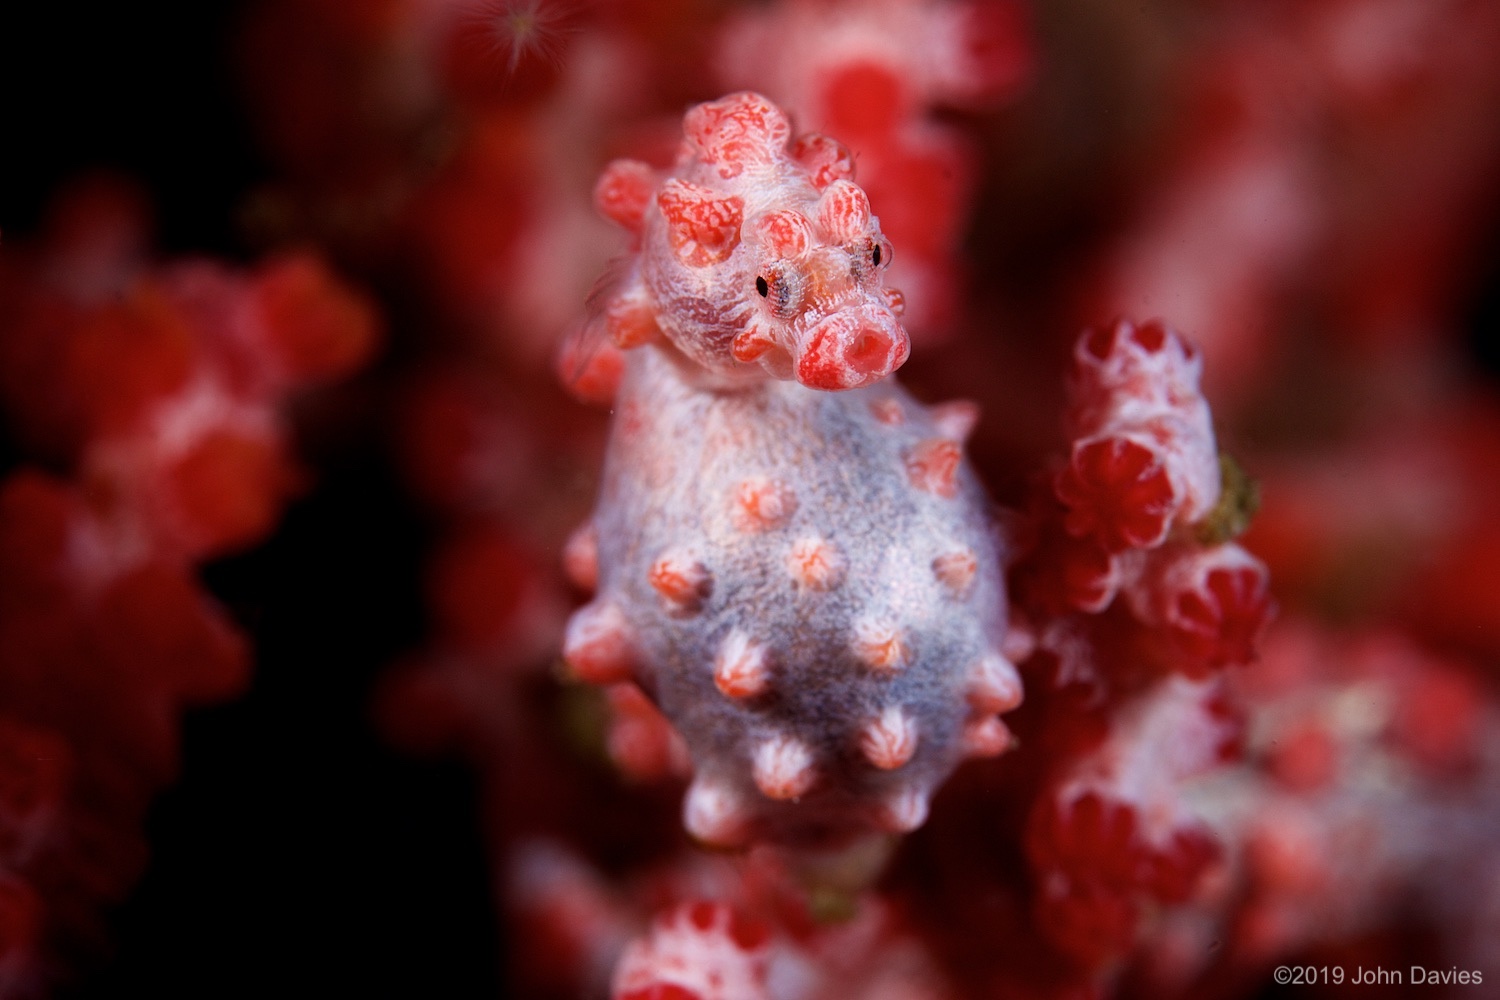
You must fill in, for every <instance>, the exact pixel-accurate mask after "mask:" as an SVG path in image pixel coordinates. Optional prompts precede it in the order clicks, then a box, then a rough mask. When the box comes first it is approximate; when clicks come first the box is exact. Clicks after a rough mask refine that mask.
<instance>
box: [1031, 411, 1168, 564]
mask: <svg viewBox="0 0 1500 1000" xmlns="http://www.w3.org/2000/svg"><path fill="white" fill-rule="evenodd" d="M1056 491H1057V496H1058V499H1060V500H1061V501H1062V502H1063V503H1064V504H1065V505H1066V506H1067V507H1068V513H1067V515H1066V517H1065V519H1064V522H1063V523H1064V526H1065V527H1066V528H1067V530H1068V533H1069V534H1071V535H1073V536H1075V537H1079V538H1083V537H1088V536H1093V537H1094V538H1097V539H1098V540H1099V542H1100V543H1102V544H1103V546H1104V547H1105V549H1107V550H1108V551H1110V552H1123V551H1126V550H1127V549H1133V548H1150V547H1152V546H1155V545H1160V544H1161V543H1162V541H1163V540H1164V539H1165V538H1166V536H1167V530H1168V528H1169V527H1170V526H1171V523H1172V518H1173V516H1174V515H1175V514H1176V513H1177V511H1178V509H1179V508H1180V507H1181V505H1182V500H1181V498H1180V496H1179V495H1178V491H1177V489H1176V487H1175V485H1174V484H1173V482H1172V477H1171V474H1170V473H1169V471H1168V469H1167V467H1166V465H1165V463H1164V462H1163V461H1162V458H1161V455H1160V454H1159V453H1158V452H1157V451H1155V450H1154V449H1153V448H1151V447H1149V446H1147V445H1145V444H1143V443H1141V442H1140V441H1137V440H1133V439H1131V438H1126V437H1107V438H1102V439H1094V440H1089V441H1080V442H1079V443H1077V444H1076V445H1074V447H1073V457H1072V461H1070V462H1069V464H1068V466H1067V468H1065V469H1064V470H1063V471H1062V473H1061V474H1060V475H1059V476H1058V478H1057V484H1056Z"/></svg>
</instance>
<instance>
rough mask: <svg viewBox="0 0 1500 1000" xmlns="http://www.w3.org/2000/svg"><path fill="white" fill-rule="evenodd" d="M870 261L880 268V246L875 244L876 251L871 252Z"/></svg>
mask: <svg viewBox="0 0 1500 1000" xmlns="http://www.w3.org/2000/svg"><path fill="white" fill-rule="evenodd" d="M870 260H871V262H872V263H874V265H875V266H876V267H879V266H880V244H879V243H877V244H875V249H874V250H871V251H870Z"/></svg>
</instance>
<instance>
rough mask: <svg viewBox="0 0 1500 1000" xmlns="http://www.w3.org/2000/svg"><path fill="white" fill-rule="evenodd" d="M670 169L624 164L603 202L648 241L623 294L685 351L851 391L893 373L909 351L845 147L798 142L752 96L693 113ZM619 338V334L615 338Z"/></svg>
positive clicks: (876, 233) (876, 230)
mask: <svg viewBox="0 0 1500 1000" xmlns="http://www.w3.org/2000/svg"><path fill="white" fill-rule="evenodd" d="M683 134H684V140H683V144H682V148H681V152H680V153H679V155H678V158H677V162H676V164H675V165H674V166H673V168H672V169H671V170H669V171H667V172H666V173H665V175H664V176H661V177H660V179H659V181H658V176H659V175H657V174H656V173H655V172H654V171H651V170H650V168H648V167H646V166H645V165H644V164H639V163H634V162H632V161H617V162H616V163H614V164H611V165H610V167H609V168H608V169H607V170H606V172H605V176H604V178H603V180H601V182H600V185H599V188H598V189H597V190H596V197H597V200H598V202H599V205H600V207H601V209H602V210H603V211H604V212H605V214H606V215H608V216H609V217H611V218H614V219H615V220H616V221H619V222H621V223H622V224H624V225H626V227H627V228H630V229H632V230H633V231H634V232H636V233H638V234H639V239H640V259H639V267H638V276H639V282H640V284H639V288H638V289H637V290H635V291H633V292H628V293H625V297H630V296H634V298H633V299H631V301H632V302H634V303H635V305H636V308H637V309H638V310H639V312H638V315H639V316H641V317H642V321H643V322H644V316H645V314H646V313H649V316H650V319H651V321H652V322H653V323H654V327H655V330H656V331H659V332H660V333H661V334H662V335H663V336H665V338H666V339H667V340H669V341H670V342H671V343H672V345H673V346H675V347H676V348H677V349H678V350H679V351H680V352H681V353H682V354H684V355H685V356H687V357H688V358H690V359H692V360H693V361H695V362H696V363H698V364H699V365H701V366H702V367H704V368H706V369H708V370H709V371H712V372H715V373H725V374H740V375H743V374H745V373H750V372H756V371H761V372H764V373H769V374H770V375H771V376H773V377H776V378H781V379H796V380H797V381H798V382H800V383H802V384H803V385H806V386H808V387H809V388H813V389H830V390H836V389H853V388H857V387H859V386H863V385H868V384H870V383H872V382H875V381H877V380H879V379H881V378H884V377H885V376H887V375H889V374H890V373H891V372H893V371H895V370H896V368H898V367H899V366H900V365H901V364H902V363H903V362H904V361H905V360H906V357H907V353H908V350H909V342H908V339H907V335H906V331H905V330H904V329H903V328H902V326H901V323H900V320H899V318H898V317H899V316H900V314H901V311H902V298H901V294H900V293H899V292H897V291H896V290H895V289H888V288H886V287H885V286H884V272H885V269H886V268H887V267H888V266H889V264H890V260H891V253H892V250H891V245H890V243H889V242H888V241H887V240H886V239H885V237H884V236H882V235H881V232H880V222H879V220H878V219H877V218H876V217H875V215H874V214H873V212H872V211H871V208H870V202H869V199H868V198H867V197H866V195H865V192H864V190H863V189H861V188H860V187H859V185H857V184H855V183H854V180H853V173H854V169H853V158H852V157H851V156H850V154H849V151H848V150H847V149H845V148H844V147H843V146H842V145H841V144H839V143H838V142H836V141H834V140H832V139H830V138H828V137H826V136H821V135H816V134H808V135H803V136H800V137H797V138H795V139H793V138H792V137H791V127H790V123H789V122H788V121H787V118H786V115H785V114H784V113H783V112H782V111H781V110H780V109H779V108H777V107H776V106H775V105H774V104H772V103H770V102H769V101H767V100H766V99H765V98H763V97H761V96H759V95H757V94H751V93H741V94H732V95H730V96H729V97H725V98H722V99H720V100H718V101H712V102H709V103H707V104H700V105H698V106H696V107H694V108H692V109H690V110H689V111H688V113H687V115H686V117H685V119H684V125H683ZM618 339H619V338H618V337H617V340H618Z"/></svg>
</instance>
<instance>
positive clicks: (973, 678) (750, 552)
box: [565, 94, 1021, 844]
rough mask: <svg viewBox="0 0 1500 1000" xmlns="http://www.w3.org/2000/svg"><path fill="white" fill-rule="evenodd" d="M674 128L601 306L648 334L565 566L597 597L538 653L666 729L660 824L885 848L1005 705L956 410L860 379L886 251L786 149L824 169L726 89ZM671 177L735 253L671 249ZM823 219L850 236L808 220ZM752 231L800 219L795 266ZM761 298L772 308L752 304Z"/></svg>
mask: <svg viewBox="0 0 1500 1000" xmlns="http://www.w3.org/2000/svg"><path fill="white" fill-rule="evenodd" d="M746 118H750V119H754V121H756V122H759V123H762V124H764V123H766V122H769V125H768V126H766V127H764V128H761V127H759V126H757V127H756V128H754V129H748V130H747V128H746V127H745V126H744V120H745V119H746ZM778 119H779V121H778ZM705 120H706V121H710V122H715V123H717V124H716V125H715V126H714V127H713V128H708V127H706V126H704V125H703V124H702V123H703V122H704V121H705ZM726 123H727V124H726ZM747 131H748V132H750V133H752V134H751V135H750V138H748V139H747V138H746V133H747ZM686 132H687V134H688V137H689V138H688V143H687V144H686V147H685V149H684V153H683V156H682V158H681V159H680V160H679V164H678V167H677V168H675V169H674V171H673V172H671V173H670V174H669V176H667V177H666V178H665V179H662V180H661V181H660V182H659V183H657V184H656V186H655V187H654V188H653V191H654V195H653V196H652V197H651V198H647V197H644V196H640V195H639V194H637V195H634V196H633V198H634V200H635V201H636V202H637V203H640V204H642V205H643V208H642V210H641V211H640V213H639V215H638V216H636V218H637V219H638V220H639V222H640V225H639V228H638V230H637V231H639V232H640V233H641V246H642V252H641V254H640V256H639V258H638V259H637V260H636V261H635V262H633V264H632V266H631V270H630V275H631V277H630V278H628V279H627V280H626V281H624V282H623V283H622V285H621V287H622V288H623V291H621V292H619V293H617V294H616V296H615V298H614V299H613V300H612V301H610V302H608V303H606V304H605V305H604V308H603V310H602V314H603V315H606V316H607V315H608V314H609V310H610V309H611V308H614V309H615V315H617V316H619V315H622V314H624V313H625V312H628V311H629V310H635V309H638V308H639V309H641V310H644V309H649V310H650V313H649V319H650V321H651V324H652V332H651V334H650V335H649V336H648V337H646V338H645V345H644V346H643V347H642V349H641V350H637V351H631V352H630V353H629V354H628V355H627V362H626V367H625V374H624V378H623V381H622V384H621V386H620V390H619V395H618V397H617V399H616V413H615V421H614V425H613V429H612V434H611V439H610V444H609V451H608V457H607V459H606V467H605V475H604V486H603V491H602V494H601V497H600V500H599V504H598V507H597V510H596V513H595V516H594V518H593V521H592V523H591V525H590V527H589V531H590V534H588V535H585V536H584V538H585V539H586V541H585V542H584V543H583V544H581V545H579V546H575V550H580V549H581V550H583V551H587V552H589V553H590V554H591V555H592V559H589V560H585V561H586V562H589V563H590V565H589V570H590V572H591V574H592V575H594V576H595V577H596V578H597V584H598V594H597V596H596V598H595V600H594V601H593V602H592V603H590V604H589V605H587V606H586V607H584V608H582V609H581V610H580V611H579V612H578V613H577V614H576V615H575V616H574V618H573V620H572V621H571V622H570V624H569V629H568V636H567V643H566V649H565V656H566V658H567V659H568V661H569V663H570V664H571V666H572V667H573V669H574V671H575V672H576V673H577V674H578V675H579V676H581V677H583V678H584V679H587V680H593V681H597V682H601V683H614V682H619V681H625V680H633V681H635V682H637V683H639V684H640V685H641V686H642V688H643V689H644V690H645V691H646V692H647V693H648V694H649V695H651V697H652V698H653V699H655V700H656V702H657V703H658V705H659V706H660V707H661V709H662V710H663V712H664V713H665V714H666V716H667V717H668V718H669V719H670V720H671V721H672V723H673V724H674V725H675V726H676V728H677V729H678V730H679V731H680V732H681V734H682V736H683V738H684V739H685V741H686V743H687V745H688V747H689V750H690V751H691V754H692V757H693V762H694V768H695V777H694V780H693V784H692V787H691V789H690V790H689V793H688V795H687V798H686V800H685V804H684V821H685V823H686V825H687V827H688V829H689V831H690V832H691V833H692V834H694V835H695V836H696V837H698V838H700V839H701V840H704V841H708V842H712V843H720V844H739V843H744V842H747V841H749V840H752V839H770V840H779V841H790V842H800V843H826V842H829V841H832V840H837V839H839V838H841V837H844V836H846V835H849V834H851V833H857V832H859V831H863V830H869V829H885V830H892V831H905V830H910V829H912V828H914V827H916V826H918V825H920V824H921V822H922V821H923V819H925V817H926V812H927V799H928V796H929V795H930V793H931V792H932V790H933V789H934V788H935V786H936V785H937V784H939V783H940V782H941V781H942V780H943V779H944V778H945V777H946V776H947V774H948V773H949V772H950V771H951V770H952V768H953V767H954V766H955V765H956V764H957V762H958V761H959V760H960V759H961V758H962V757H963V756H964V755H966V754H976V753H977V754H991V753H998V752H1000V751H1002V750H1003V749H1005V747H1006V745H1007V744H1008V742H1009V734H1008V732H1007V731H1006V729H1005V728H1004V726H1003V724H1001V723H1000V722H999V720H998V719H996V718H995V715H996V713H998V712H1003V711H1007V710H1009V709H1011V708H1013V707H1015V705H1016V704H1018V703H1019V701H1020V699H1021V686H1020V681H1019V679H1018V677H1017V675H1016V672H1015V670H1014V668H1013V667H1012V666H1011V665H1010V664H1009V663H1008V662H1007V661H1006V660H1005V659H1004V658H1003V656H1001V654H1000V653H999V651H998V650H999V644H1000V641H1001V639H1002V638H1003V631H1004V609H1005V606H1006V605H1005V594H1004V590H1003V582H1002V575H1001V569H1000V561H999V542H998V539H997V537H996V535H995V533H994V531H993V528H992V526H991V523H990V520H989V517H988V513H987V503H986V500H985V497H984V494H983V491H982V489H981V487H980V486H979V484H978V483H977V481H976V480H975V478H974V476H973V474H972V473H971V472H970V470H969V469H968V467H967V465H966V464H965V463H964V462H963V459H962V453H961V443H962V439H963V438H964V436H965V435H966V434H967V433H968V431H969V429H970V427H971V426H972V423H973V420H974V419H975V416H976V414H975V412H974V409H973V407H971V406H968V405H966V404H949V405H947V406H941V407H934V408H927V407H924V406H922V405H920V404H918V403H916V402H915V401H913V400H912V399H911V398H910V397H909V396H908V395H907V394H906V393H905V392H904V391H903V390H902V389H901V388H900V387H899V386H897V385H895V384H894V383H893V382H891V381H884V382H882V381H880V380H879V379H880V378H881V377H883V375H884V374H887V373H888V372H889V370H890V369H892V368H894V367H895V366H896V365H897V364H899V363H900V361H901V360H904V358H905V333H904V331H902V330H901V328H900V325H899V323H898V322H897V321H896V318H895V314H894V312H893V310H892V303H894V302H899V297H898V296H895V295H893V294H890V293H888V292H887V290H885V289H884V288H883V287H881V285H880V276H879V266H880V262H879V258H880V257H881V256H882V255H883V256H884V258H885V259H887V260H888V259H889V248H888V247H887V246H885V245H884V244H883V240H882V238H881V237H880V235H879V229H878V222H876V220H874V218H873V216H871V215H870V213H869V211H868V206H867V204H865V205H864V206H863V207H862V208H861V207H860V203H861V202H862V201H863V193H862V192H860V191H859V189H858V188H857V187H855V186H854V185H853V183H852V181H850V180H849V179H848V178H847V176H842V177H833V176H829V175H828V174H827V172H826V171H825V172H824V175H823V176H822V177H821V181H822V188H821V192H820V190H819V187H818V184H819V173H818V162H813V163H812V164H811V165H809V163H807V162H800V161H798V160H797V159H796V158H795V157H793V156H792V155H791V154H790V152H789V151H790V150H795V149H807V148H813V147H817V148H820V149H822V150H823V151H824V154H820V155H822V157H823V158H822V160H821V162H822V163H824V164H825V165H826V164H827V163H829V162H835V163H836V162H838V160H839V156H840V155H842V157H843V159H844V160H845V161H847V154H837V155H834V156H828V155H826V153H827V151H828V150H831V149H833V148H834V147H833V145H832V144H831V143H830V141H829V140H824V139H820V138H818V137H811V138H809V137H804V138H803V139H802V140H799V141H798V142H796V143H791V142H789V128H787V127H785V119H784V117H781V116H780V112H779V111H777V110H776V109H775V108H774V106H772V105H770V104H769V103H767V102H766V101H765V100H764V99H763V98H760V97H757V96H756V95H752V94H740V95H733V96H731V97H729V98H725V99H723V100H721V101H718V102H713V103H712V104H708V105H700V106H699V107H697V108H694V109H692V110H691V111H690V112H689V113H688V116H687V126H686ZM751 140H754V141H753V142H752V141H751ZM736 142H738V143H739V145H736ZM725 149H732V150H734V151H735V153H734V157H732V158H731V160H730V161H729V162H728V164H727V167H726V165H725V161H724V158H723V157H724V155H725V154H724V153H723V152H722V151H723V150H725ZM705 150H708V151H709V152H707V153H705V152H704V151H705ZM747 150H748V151H747ZM626 170H630V171H635V172H636V176H639V177H645V176H647V175H645V174H643V173H641V172H640V171H639V170H637V168H636V167H634V166H626V167H620V166H618V165H617V166H614V167H612V168H611V169H610V171H609V172H607V173H606V176H605V181H604V183H603V184H602V185H601V189H604V188H607V186H608V185H610V184H611V183H614V181H616V180H618V178H619V177H620V176H621V175H622V171H626ZM756 171H759V173H756ZM725 173H727V174H728V176H718V175H723V174H725ZM681 175H688V176H691V177H694V178H696V179H697V180H695V181H693V182H691V183H694V184H697V183H698V182H700V181H702V182H705V183H704V184H702V185H700V186H701V187H703V188H704V189H705V190H707V183H706V182H709V181H713V180H714V178H715V176H718V180H719V181H722V182H724V183H721V184H718V186H717V187H716V188H714V189H713V190H714V192H715V193H714V194H713V195H712V199H709V198H708V196H705V199H706V200H714V201H715V202H716V204H718V206H719V207H718V208H716V209H715V215H714V217H715V218H719V219H732V218H733V217H734V215H735V212H734V211H732V210H730V209H726V208H724V203H725V202H726V201H728V200H729V199H731V198H733V199H737V200H738V201H739V203H740V205H741V208H740V209H739V216H740V221H739V222H738V223H737V224H736V225H737V227H738V228H740V229H742V230H743V229H750V233H749V235H748V236H747V235H746V234H745V233H744V232H739V233H737V234H735V236H734V238H733V239H731V238H730V237H728V236H723V235H719V236H714V237H712V238H708V237H704V238H702V239H694V240H689V241H687V243H684V241H683V240H682V239H680V238H679V236H677V235H674V233H675V232H676V229H675V228H674V227H677V226H678V222H677V221H676V220H675V217H674V215H673V213H674V212H675V211H677V208H676V205H677V203H676V201H675V200H674V199H676V198H677V194H678V193H679V192H680V188H681ZM731 191H732V192H734V193H732V194H729V193H726V192H731ZM777 193H780V195H782V196H783V197H781V199H780V200H773V199H772V195H775V194H777ZM830 197H832V198H835V199H837V200H838V201H839V203H840V205H847V204H853V205H855V209H854V210H853V211H852V214H849V213H845V209H844V208H843V207H839V208H837V209H836V210H835V209H829V208H827V207H826V206H828V205H829V204H830V201H829V199H830ZM601 202H602V203H603V204H604V206H605V208H606V211H608V210H609V205H610V201H609V199H608V197H607V194H606V196H604V197H601ZM789 202H790V203H789ZM799 202H800V204H799ZM809 211H811V213H812V214H811V215H809V214H808V212H809ZM841 213H842V214H841ZM845 215H848V218H846V219H845V222H846V223H847V222H848V219H849V218H852V219H854V220H856V221H858V223H859V225H858V227H857V228H856V227H854V226H853V225H852V224H847V225H846V224H845V223H840V225H844V228H843V229H838V228H837V226H835V225H832V224H828V223H827V222H826V220H828V219H829V218H831V217H835V216H837V217H838V218H845ZM768 216H769V217H774V218H776V219H780V220H783V222H780V223H777V225H784V226H786V227H789V228H791V229H792V230H793V231H794V232H800V230H799V229H798V226H799V225H800V224H799V223H797V222H796V221H795V220H794V221H790V222H787V221H785V220H788V219H791V218H792V217H793V216H798V217H800V218H801V219H802V220H803V223H806V226H805V228H806V230H807V232H805V233H803V234H802V235H794V236H793V237H791V239H793V240H801V239H802V236H806V237H807V239H806V242H805V244H804V243H798V246H797V249H798V252H797V253H795V254H791V255H787V254H782V253H780V251H774V252H773V251H771V250H768V249H767V239H766V237H765V234H766V233H767V232H768V231H771V230H772V229H773V228H774V227H770V226H767V225H766V224H764V223H763V222H755V221H753V220H763V219H765V218H767V217H768ZM746 219H750V220H752V222H751V224H750V225H749V226H747V225H746V224H745V220H746ZM728 226H729V223H728V222H725V223H724V229H725V230H726V231H727V228H728ZM700 235H701V234H700ZM689 243H690V244H691V245H688V244H689ZM728 243H734V244H735V245H734V247H732V248H730V249H729V250H728V251H727V252H726V251H725V250H724V246H725V245H726V244H728ZM710 244H712V245H715V246H718V247H719V249H717V250H714V251H713V252H712V253H707V251H705V250H704V248H705V246H709V245H710ZM684 247H686V249H684ZM875 247H881V248H882V253H881V254H876V253H875V251H874V248H875ZM705 253H707V256H705ZM737 253H738V254H740V255H741V256H742V259H739V260H736V259H735V254H737ZM715 254H717V255H718V256H717V257H716V258H715V257H714V255H715ZM866 255H868V256H866ZM835 272H837V273H835ZM768 275H769V277H768ZM778 284H781V285H789V286H792V287H793V291H792V293H791V294H789V295H788V296H787V297H785V298H784V299H782V300H779V301H778V300H776V299H775V298H774V296H773V295H771V294H762V292H761V288H762V287H763V286H769V288H767V289H766V290H767V291H768V292H769V291H774V289H775V288H776V287H777V285H778ZM745 286H748V288H749V293H748V294H746V292H745ZM621 302H624V303H625V307H624V308H622V307H621V306H620V303H621ZM787 302H791V303H793V304H794V305H795V306H796V308H790V307H788V306H787V305H786V303H787ZM693 303H699V304H700V305H693ZM702 303H707V305H701V304H702ZM645 315H646V313H645V312H638V313H637V314H636V315H635V316H634V317H633V318H632V319H631V323H636V321H637V320H639V319H640V318H641V317H643V316H645ZM626 325H627V326H630V324H626ZM638 325H639V324H637V326H638ZM619 326H620V324H619V323H616V324H615V329H612V330H611V333H615V332H616V329H618V328H619ZM632 328H636V327H632ZM658 334H660V335H661V336H658ZM618 339H619V338H618V337H617V340H618ZM864 341H874V342H875V344H874V346H871V344H869V343H864ZM746 343H752V344H753V346H754V347H755V349H756V350H755V351H754V352H749V351H747V350H746V348H745V344H746ZM747 353H748V354H749V355H750V356H749V357H745V356H744V355H746V354H747ZM872 359H873V360H872ZM768 376H781V377H779V378H778V377H768ZM787 376H793V377H795V378H796V379H797V381H790V380H788V379H787ZM799 383H800V384H799ZM809 386H815V387H819V388H830V389H832V388H840V389H842V388H849V389H850V391H844V392H817V391H813V389H811V388H809ZM590 541H591V544H590ZM584 575H590V574H589V573H585V574H584Z"/></svg>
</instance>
